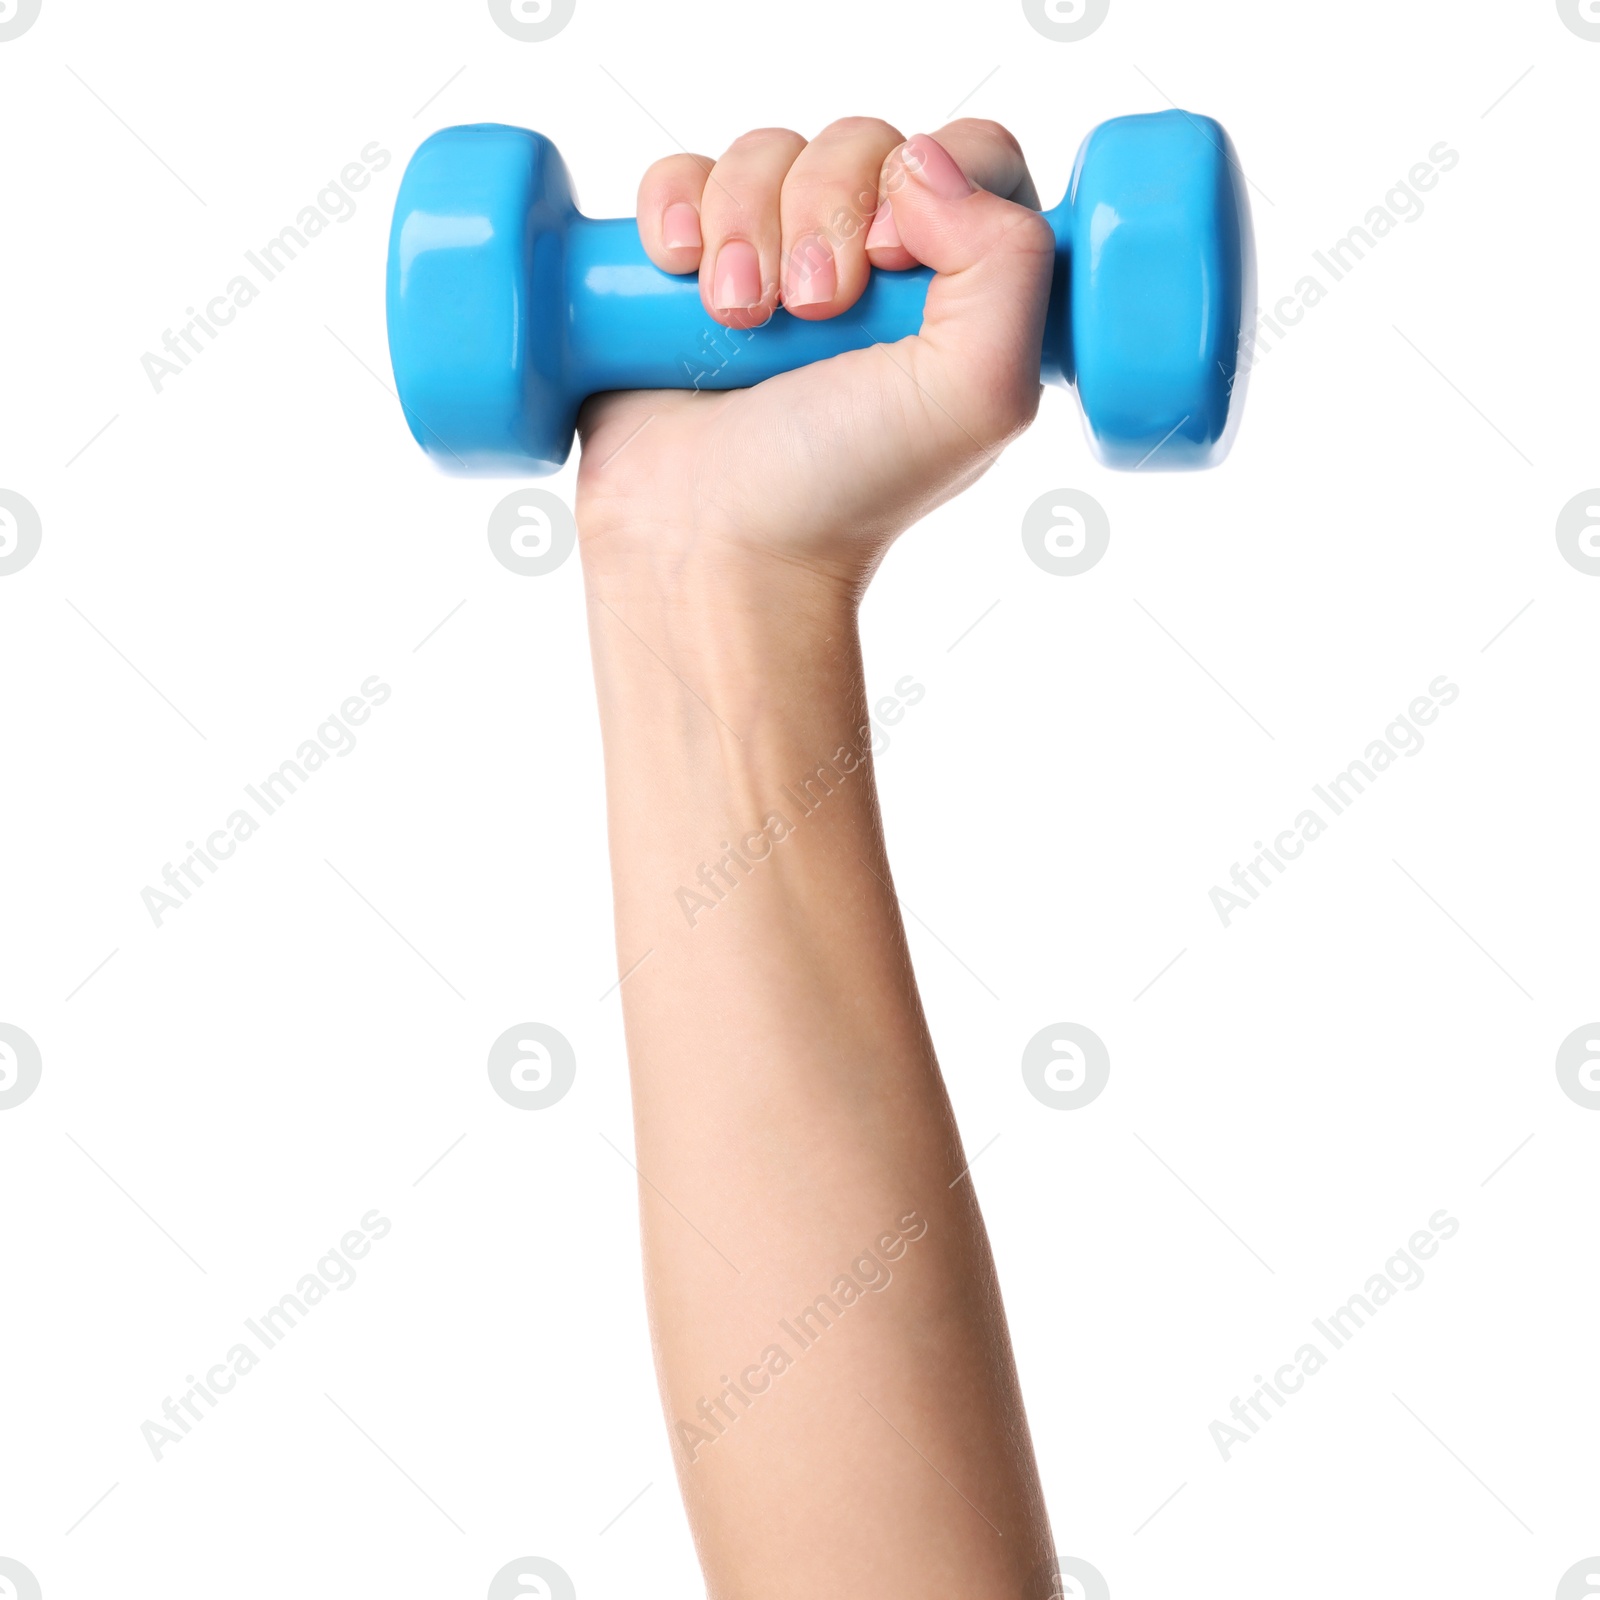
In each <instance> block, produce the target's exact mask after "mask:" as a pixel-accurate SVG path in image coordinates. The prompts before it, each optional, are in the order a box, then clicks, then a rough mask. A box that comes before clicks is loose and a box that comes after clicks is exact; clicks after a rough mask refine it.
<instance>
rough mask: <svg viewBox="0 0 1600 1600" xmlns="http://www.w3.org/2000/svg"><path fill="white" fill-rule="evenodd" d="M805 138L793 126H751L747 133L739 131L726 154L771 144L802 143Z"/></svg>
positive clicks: (746, 152) (744, 152) (748, 151)
mask: <svg viewBox="0 0 1600 1600" xmlns="http://www.w3.org/2000/svg"><path fill="white" fill-rule="evenodd" d="M804 143H805V140H804V139H803V138H802V137H801V136H800V135H799V134H798V133H796V132H795V131H794V129H793V128H752V129H750V131H749V132H748V133H741V134H740V135H739V137H738V138H737V139H735V140H734V141H733V143H732V144H730V145H729V146H728V154H729V155H732V154H734V152H735V151H737V152H738V153H739V154H740V155H746V154H749V153H750V152H751V151H754V150H764V149H767V148H769V147H770V146H772V145H783V144H788V145H794V146H796V147H798V146H800V145H803V144H804Z"/></svg>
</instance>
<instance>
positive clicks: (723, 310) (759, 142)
mask: <svg viewBox="0 0 1600 1600" xmlns="http://www.w3.org/2000/svg"><path fill="white" fill-rule="evenodd" d="M805 143H806V142H805V140H804V139H802V138H801V137H800V135H799V134H798V133H794V132H792V131H791V130H790V129H788V128H758V129H757V130H756V131H755V132H754V133H747V134H745V136H744V137H743V138H742V139H737V140H735V141H734V143H733V144H732V145H731V146H730V147H729V149H728V151H727V153H726V154H725V155H724V156H723V157H722V159H721V160H720V161H719V162H718V163H717V164H716V166H715V167H714V168H713V169H712V172H711V175H710V178H709V180H708V181H707V183H706V187H705V192H704V194H703V195H702V197H701V203H700V227H701V231H702V233H703V234H704V236H705V250H704V253H703V255H702V256H701V260H700V298H701V300H702V301H703V302H704V304H705V308H706V310H707V311H709V312H710V313H711V315H712V316H713V317H715V318H716V320H717V321H718V322H720V323H722V324H723V325H724V326H726V327H729V328H756V327H760V326H761V324H762V323H764V322H765V321H766V320H767V319H768V318H769V317H770V316H771V315H772V313H773V310H774V309H775V307H776V306H777V303H778V282H779V272H780V263H781V261H782V255H783V223H782V218H781V215H780V212H779V197H780V195H781V194H782V191H783V180H784V177H785V176H786V175H787V173H788V171H789V168H790V167H791V166H792V165H793V164H794V161H795V157H797V156H798V155H799V154H800V152H801V151H802V150H803V149H805Z"/></svg>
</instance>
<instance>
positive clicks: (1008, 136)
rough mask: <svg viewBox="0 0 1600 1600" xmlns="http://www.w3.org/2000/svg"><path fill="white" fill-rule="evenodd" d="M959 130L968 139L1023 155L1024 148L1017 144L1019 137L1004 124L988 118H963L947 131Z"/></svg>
mask: <svg viewBox="0 0 1600 1600" xmlns="http://www.w3.org/2000/svg"><path fill="white" fill-rule="evenodd" d="M957 130H959V131H960V132H961V133H962V134H963V135H965V136H966V137H968V138H971V139H978V140H982V141H984V142H985V143H987V144H998V145H1002V146H1004V147H1005V148H1006V149H1007V150H1010V151H1012V152H1013V153H1014V154H1016V155H1019V156H1020V155H1021V154H1022V146H1021V145H1020V144H1019V143H1018V142H1017V136H1016V135H1015V134H1014V133H1013V132H1012V131H1011V130H1010V129H1009V128H1008V127H1006V126H1005V124H1004V123H1000V122H993V121H991V120H990V119H989V118H988V117H962V118H961V119H960V120H959V121H957V122H952V123H951V124H950V127H949V128H948V129H947V130H946V131H947V132H951V133H954V132H956V131H957Z"/></svg>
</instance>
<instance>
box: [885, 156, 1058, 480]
mask: <svg viewBox="0 0 1600 1600" xmlns="http://www.w3.org/2000/svg"><path fill="white" fill-rule="evenodd" d="M900 160H901V162H902V165H903V168H904V173H903V175H902V176H901V177H900V179H899V180H898V182H897V183H896V187H895V192H894V196H893V199H894V207H895V217H896V221H897V225H898V227H899V230H900V233H901V234H902V236H903V239H904V245H905V248H907V249H908V250H909V251H910V253H911V254H912V255H913V256H914V258H915V259H916V260H918V261H920V262H922V263H924V264H925V265H927V266H930V267H932V268H933V270H934V272H935V274H936V276H935V278H934V280H933V282H932V284H931V285H930V286H929V289H928V300H927V305H926V307H925V309H924V312H923V320H922V331H921V333H920V334H919V335H918V337H917V338H915V339H912V340H907V341H905V343H904V345H903V346H902V348H904V349H906V350H907V356H908V359H909V361H910V362H911V363H912V367H911V373H910V376H911V377H912V380H913V381H914V382H915V383H916V385H917V388H918V389H919V390H920V391H921V393H922V394H923V395H924V396H925V397H927V398H928V399H930V401H931V402H932V403H933V404H934V406H935V408H936V410H937V411H938V412H940V413H943V415H944V416H945V417H946V418H947V419H954V420H955V421H956V422H957V423H958V424H959V425H960V426H961V428H962V430H963V431H964V432H965V433H967V435H968V437H969V438H971V439H974V440H977V441H978V442H979V443H980V444H981V445H982V446H983V447H984V448H986V449H987V448H988V447H991V446H998V445H1000V444H1002V443H1004V442H1005V440H1007V439H1009V438H1011V437H1012V436H1013V435H1014V434H1015V433H1017V432H1018V431H1020V430H1021V429H1022V428H1023V427H1026V426H1027V424H1028V423H1029V422H1030V421H1031V420H1032V418H1033V415H1034V413H1035V411H1036V410H1037V409H1038V404H1039V351H1040V348H1041V345H1042V343H1043V338H1044V319H1045V309H1046V305H1047V303H1048V300H1049V294H1050V284H1051V278H1052V274H1053V272H1054V270H1055V261H1056V239H1055V234H1054V233H1053V232H1052V231H1051V228H1050V225H1049V223H1048V222H1046V221H1045V219H1044V218H1043V217H1042V216H1041V215H1040V214H1039V213H1038V212H1037V211H1035V210H1033V209H1032V208H1031V207H1028V206H1024V205H1019V204H1017V203H1016V202H1014V201H1011V200H1006V199H1002V198H1001V197H1000V196H999V195H997V194H993V193H990V192H988V191H987V190H985V189H982V188H979V187H976V186H975V185H974V184H973V183H972V182H971V181H970V180H969V179H968V177H967V176H966V174H965V173H963V171H962V170H961V168H960V167H959V166H957V165H956V162H955V161H954V159H953V158H952V156H951V154H950V152H948V151H947V150H945V149H944V147H943V146H942V145H941V144H940V143H939V142H938V141H937V140H935V139H932V138H930V137H929V136H928V135H927V134H918V135H917V136H916V137H914V138H911V139H908V140H907V141H906V143H905V145H904V146H903V149H902V153H901V157H900Z"/></svg>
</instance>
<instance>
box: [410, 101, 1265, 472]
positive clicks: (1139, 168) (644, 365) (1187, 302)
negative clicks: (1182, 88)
mask: <svg viewBox="0 0 1600 1600" xmlns="http://www.w3.org/2000/svg"><path fill="white" fill-rule="evenodd" d="M1238 170H1239V169H1238V166H1237V163H1236V162H1235V161H1234V160H1233V157H1232V151H1231V148H1230V146H1229V142H1228V136H1227V134H1226V133H1224V131H1223V130H1222V128H1221V126H1220V125H1219V124H1218V123H1216V122H1214V121H1212V120H1211V119H1210V118H1209V117H1197V116H1192V115H1190V114H1189V113H1188V112H1184V111H1163V112H1158V113H1155V114H1152V115H1145V116H1133V117H1118V118H1116V119H1115V120H1113V121H1111V122H1106V123H1102V124H1101V126H1100V127H1098V128H1096V129H1095V130H1094V132H1093V133H1091V134H1090V135H1089V137H1088V139H1086V140H1085V141H1084V144H1083V147H1082V149H1081V150H1080V151H1079V152H1078V159H1077V163H1076V165H1075V167H1074V169H1073V175H1072V183H1071V186H1070V188H1069V189H1068V192H1067V196H1066V198H1065V199H1064V200H1063V201H1062V202H1061V204H1060V205H1059V206H1057V207H1056V208H1055V210H1053V211H1050V212H1047V213H1046V217H1047V219H1048V221H1049V223H1050V225H1051V227H1052V229H1053V230H1054V232H1055V235H1056V241H1057V249H1056V270H1055V276H1054V281H1053V283H1052V286H1051V294H1050V307H1049V313H1048V317H1047V323H1046V328H1045V335H1044V346H1043V349H1042V351H1041V353H1040V362H1039V368H1040V376H1041V377H1042V378H1043V379H1044V381H1046V382H1048V383H1064V384H1072V385H1075V386H1076V388H1077V391H1078V397H1079V400H1080V402H1081V404H1082V407H1083V412H1084V417H1085V422H1086V431H1087V433H1088V436H1089V441H1090V444H1091V446H1092V448H1093V449H1094V451H1095V454H1096V455H1097V456H1098V457H1099V458H1100V459H1101V460H1102V461H1104V462H1105V463H1106V464H1107V465H1109V466H1113V467H1126V468H1134V467H1144V468H1145V469H1146V470H1156V469H1163V468H1164V469H1175V468H1193V467H1207V466H1212V465H1215V463H1216V462H1218V461H1220V460H1221V459H1222V457H1223V456H1224V455H1225V454H1226V453H1227V450H1228V446H1229V445H1230V444H1231V442H1232V437H1233V433H1234V431H1235V429H1236V427H1237V424H1238V417H1239V411H1240V409H1241V406H1242V404H1243V396H1244V380H1243V374H1242V373H1240V372H1239V370H1238V360H1239V346H1240V334H1241V329H1242V328H1244V327H1246V326H1248V325H1249V322H1250V321H1251V320H1253V318H1254V253H1253V248H1252V241H1251V230H1250V212H1249V205H1248V201H1247V199H1246V196H1245V193H1244V190H1243V186H1242V183H1241V181H1240V179H1239V176H1238ZM388 274H389V275H388V314H389V350H390V356H391V359H392V361H393V364H394V374H395V385H396V389H397V390H398V393H399V396H400V402H401V405H402V407H403V409H404V411H405V416H406V421H407V422H408V424H409V425H410V427H411V431H412V433H413V435H414V436H415V437H416V440H417V442H418V444H420V445H421V446H422V447H423V449H424V450H426V451H427V452H428V454H429V455H430V456H432V457H433V458H434V460H435V461H436V462H437V463H438V464H439V465H440V466H441V467H444V468H445V469H447V470H449V471H454V472H469V473H478V474H491V475H502V476H516V477H527V476H536V475H539V474H543V473H547V472H553V471H555V470H556V469H557V468H558V467H560V466H561V464H562V463H563V462H564V461H565V460H566V458H567V455H568V452H569V451H570V450H571V448H572V437H573V430H574V426H575V424H576V419H577V413H578V407H579V406H580V405H581V404H582V403H583V401H584V400H585V399H586V398H587V397H588V396H589V395H591V394H598V393H600V392H602V391H604V390H610V389H692V388H700V389H738V388H746V387H748V386H750V385H751V384H755V383H759V382H760V381H761V380H762V379H764V378H769V377H772V376H773V375H774V374H776V373H779V372H787V371H789V370H791V369H792V368H794V367H797V366H802V365H804V364H805V363H807V362H811V361H820V360H823V359H825V358H826V357H828V356H833V355H837V354H839V353H840V352H841V351H845V350H857V349H862V348H865V347H867V346H869V345H872V344H875V343H887V342H891V341H893V340H896V339H901V338H904V337H906V336H907V335H908V334H914V333H916V332H917V330H918V329H919V328H920V327H921V325H922V312H923V306H924V303H925V301H926V298H927V292H928V283H929V281H930V278H931V276H932V275H931V274H930V273H929V272H928V271H926V270H925V269H920V268H919V269H916V270H913V271H910V272H874V273H873V274H872V276H871V280H870V282H869V284H868V286H867V289H866V291H865V293H864V294H863V295H862V297H861V299H860V300H859V301H858V302H857V303H856V305H855V306H854V307H852V309H851V310H850V311H848V312H845V313H844V314H843V315H841V316H838V317H834V318H830V319H828V320H826V321H821V322H807V321H802V320H800V319H799V318H796V317H792V316H790V315H789V314H788V313H787V312H786V311H782V310H779V311H777V312H775V313H774V315H773V317H772V319H771V320H770V321H769V322H768V323H766V324H765V325H764V326H762V327H760V328H757V329H753V330H750V331H746V332H740V331H736V330H733V329H729V328H725V327H723V326H722V325H721V324H720V323H718V322H716V321H715V320H714V319H713V318H712V317H711V316H710V315H709V314H708V313H707V311H706V310H705V307H704V306H703V304H702V303H701V300H700V289H699V282H698V280H697V279H696V278H695V277H694V276H692V275H691V276H687V277H674V276H672V275H670V274H668V273H665V272H662V271H661V270H660V268H658V267H656V266H654V265H653V264H652V263H651V261H650V259H649V258H648V257H647V256H646V255H645V253H644V248H643V246H642V245H641V243H640V241H639V232H638V228H637V227H636V225H635V224H634V222H633V221H632V220H631V219H629V220H623V221H595V220H592V219H590V218H587V217H584V216H582V215H580V214H579V212H578V210H577V207H576V205H575V203H574V201H573V197H572V186H571V180H570V179H569V177H568V175H567V169H566V166H565V164H564V163H563V162H562V160H561V156H560V154H559V153H558V152H557V150H556V148H555V146H554V145H553V144H551V143H550V141H549V140H548V139H546V138H544V137H543V136H542V135H540V134H537V133H532V132H529V131H528V130H527V129H523V128H510V127H504V126H501V125H499V124H494V123H480V124H474V125H471V126H467V127H459V128H446V129H444V130H443V131H442V132H439V133H436V134H434V135H433V136H432V137H431V138H429V139H427V140H426V141H425V142H424V143H423V144H422V145H421V147H420V148H419V149H418V150H417V152H416V154H415V155H414V156H413V157H412V159H411V163H410V165H409V166H408V167H407V169H406V173H405V176H404V178H403V179H402V180H401V184H400V192H399V195H398V197H397V199H396V202H395V216H394V226H393V229H392V232H391V234H390V241H389V269H388Z"/></svg>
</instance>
